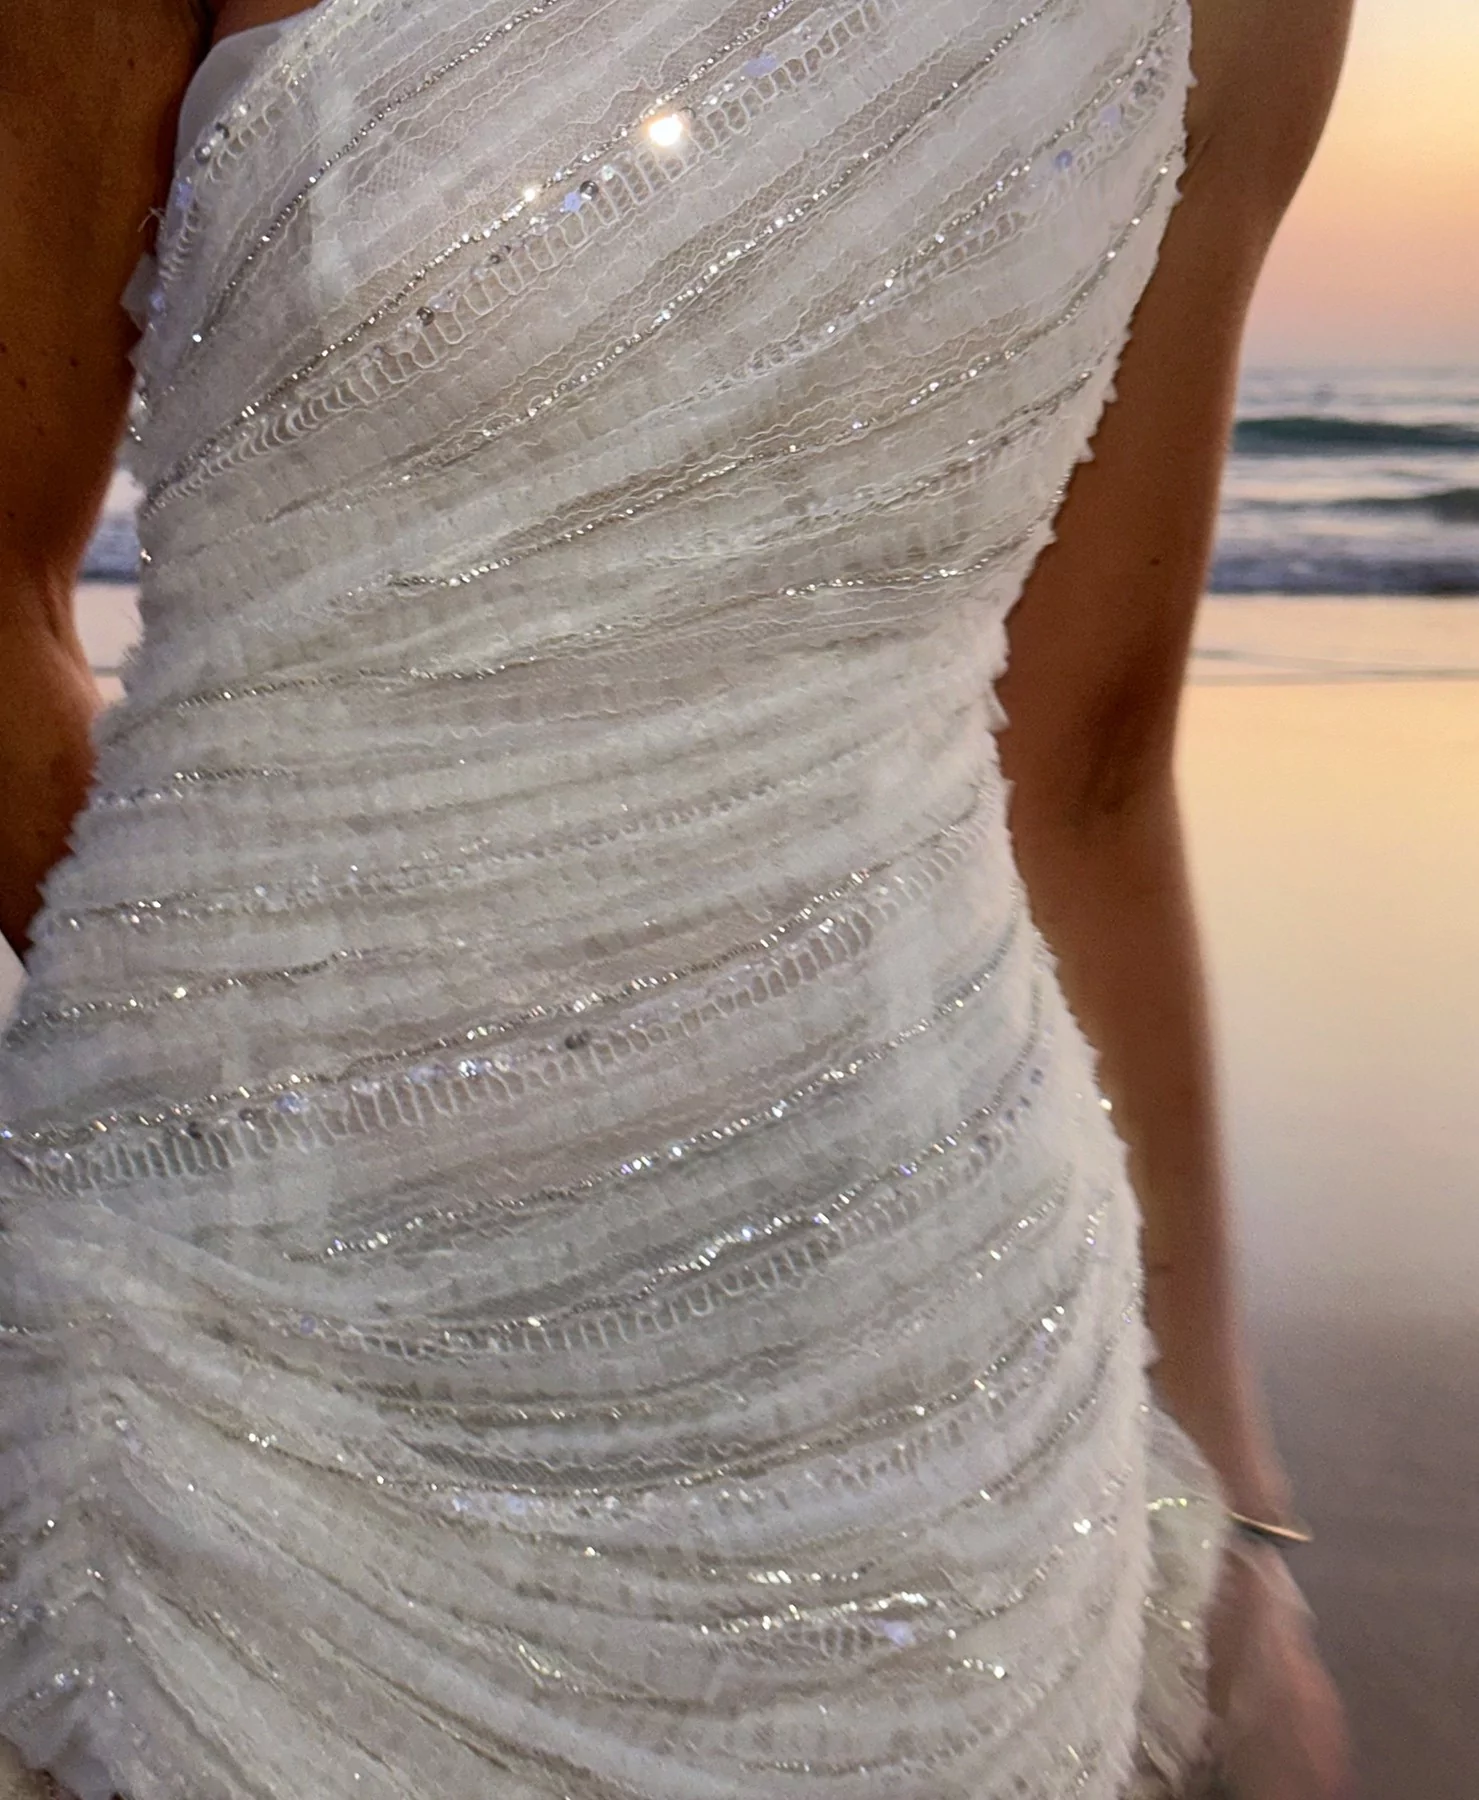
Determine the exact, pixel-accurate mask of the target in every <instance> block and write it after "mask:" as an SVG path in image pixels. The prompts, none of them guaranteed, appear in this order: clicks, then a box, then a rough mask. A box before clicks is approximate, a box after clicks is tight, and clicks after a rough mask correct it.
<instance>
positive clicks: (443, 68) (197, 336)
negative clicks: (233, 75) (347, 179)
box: [158, 0, 791, 394]
mask: <svg viewBox="0 0 1479 1800" xmlns="http://www.w3.org/2000/svg"><path fill="white" fill-rule="evenodd" d="M783 3H784V4H786V5H789V4H790V3H791V0H783ZM558 4H559V0H535V3H534V4H533V5H530V6H527V7H525V8H524V10H523V11H522V12H518V13H515V14H514V15H513V16H512V17H511V18H509V19H506V20H504V22H503V23H502V24H501V25H496V26H494V27H492V28H491V29H490V30H488V31H485V32H484V33H483V34H482V35H481V36H480V37H479V38H477V39H475V40H474V42H473V43H472V44H470V45H469V46H468V47H467V48H466V49H464V50H462V51H459V52H458V54H457V55H456V56H454V57H453V58H451V60H450V61H448V62H446V63H443V64H442V65H440V66H439V67H438V68H435V69H433V70H431V71H430V72H429V73H428V74H427V75H425V76H423V77H422V78H421V80H420V81H418V82H417V83H416V84H415V85H414V86H412V87H409V88H405V89H402V90H401V92H400V93H398V94H395V95H392V96H391V98H390V99H389V100H387V101H385V102H383V103H382V104H381V106H380V107H379V108H378V109H377V110H376V111H375V112H374V113H372V114H371V115H370V117H369V118H368V119H367V120H366V121H365V123H364V124H363V125H362V126H361V127H360V128H359V130H358V131H357V132H356V133H355V134H354V136H353V137H352V138H350V139H349V141H348V142H347V143H345V144H342V145H341V146H340V147H339V149H338V150H336V151H335V152H334V153H333V155H332V156H330V157H329V159H328V160H327V162H324V163H321V164H320V165H319V167H318V169H317V170H316V171H315V172H314V173H313V174H312V175H310V176H309V177H308V179H307V181H305V182H304V184H303V186H302V187H301V188H299V189H298V191H297V193H295V194H294V195H293V196H292V197H291V199H289V200H288V201H287V202H286V203H285V204H284V205H283V206H282V208H281V209H280V210H279V211H278V213H277V214H276V216H275V217H274V218H273V219H272V220H271V222H270V223H269V224H268V225H267V226H266V228H265V229H264V230H263V231H261V232H259V233H258V234H257V237H256V243H255V245H254V247H253V248H252V249H250V250H248V251H247V253H246V254H245V256H243V257H242V258H241V259H240V261H239V262H238V263H237V264H236V266H235V269H234V270H233V273H232V275H231V277H230V279H229V280H228V281H227V282H226V283H225V284H224V286H223V287H222V288H221V289H220V290H219V291H218V293H217V295H216V297H215V299H214V301H213V302H212V303H211V305H210V307H209V309H208V310H207V313H206V315H205V317H204V318H203V319H202V320H201V321H200V323H199V325H198V327H197V329H196V330H195V331H194V332H193V333H191V335H190V342H191V344H192V345H200V344H203V343H204V342H205V340H206V339H207V338H208V337H209V336H210V335H211V333H212V332H213V331H214V330H215V328H216V326H217V324H218V323H219V321H220V315H221V312H222V310H223V308H224V306H225V303H226V300H227V298H228V296H229V295H230V294H231V293H232V292H233V291H234V290H235V289H236V288H237V287H238V286H239V285H240V283H241V281H242V278H243V277H244V276H245V274H246V271H247V270H248V269H249V268H250V267H251V266H252V264H253V263H255V262H256V261H257V259H258V258H259V257H260V256H261V254H262V251H263V250H264V249H265V248H266V247H267V246H268V245H270V244H271V243H272V242H273V241H274V240H275V239H276V238H278V237H279V236H280V235H281V234H282V232H283V231H284V230H285V229H286V228H287V226H288V224H289V222H290V221H291V219H292V218H293V215H294V214H295V213H296V212H297V210H298V208H299V207H300V206H302V205H303V203H304V201H305V200H307V198H308V196H309V194H311V193H312V191H313V190H314V188H316V187H317V186H318V184H319V182H320V181H321V180H322V179H323V178H324V176H325V175H327V174H328V173H329V171H330V170H331V169H332V168H334V166H335V165H336V164H337V163H339V162H340V161H342V159H343V158H344V157H345V156H347V155H349V153H350V152H351V151H353V150H354V149H355V148H356V147H357V146H358V145H359V144H361V143H363V142H364V140H365V139H366V138H367V137H368V136H369V134H370V133H371V132H372V131H374V130H375V128H376V127H377V126H378V125H380V124H381V123H382V122H383V121H384V120H385V119H386V118H388V117H389V116H390V114H391V113H393V112H395V111H397V110H398V109H399V108H400V107H402V106H404V105H406V104H408V103H409V102H410V101H412V100H414V99H416V98H418V97H419V96H420V95H422V94H424V93H427V92H429V91H430V89H431V88H433V87H435V86H437V85H438V84H439V83H440V82H441V81H443V80H444V79H445V78H446V77H447V76H448V75H449V74H451V73H452V71H453V70H454V69H457V68H460V67H461V65H462V64H463V63H465V62H468V61H469V60H471V58H473V57H475V56H478V55H480V54H481V53H482V52H483V51H484V50H486V49H488V48H490V47H491V46H492V45H493V44H494V43H496V42H497V41H498V40H499V39H500V38H503V37H507V36H508V35H509V34H510V33H512V32H514V31H517V30H518V29H519V28H520V27H521V26H523V25H526V24H527V23H528V22H529V21H530V20H531V19H537V18H540V17H542V16H543V14H545V13H547V12H549V11H550V10H551V9H552V8H553V7H554V6H556V5H558ZM351 29H352V28H351ZM358 29H359V30H361V31H363V30H367V29H368V26H367V25H366V24H365V23H364V21H363V19H362V20H360V21H358ZM296 48H297V46H296V45H295V46H294V49H296ZM287 61H288V59H287V58H286V57H285V56H280V57H279V58H278V59H276V66H275V68H274V70H273V72H274V74H277V73H279V72H280V71H281V69H282V67H283V66H284V64H286V62H287ZM264 73H265V71H264ZM255 85H256V84H255V82H254V83H253V86H255ZM290 85H294V86H295V85H296V83H292V84H290ZM274 86H275V89H276V91H274V92H273V93H272V100H271V102H270V103H269V105H268V106H267V108H266V109H265V110H264V112H263V113H262V115H261V116H260V118H259V119H258V120H257V121H256V123H257V124H258V126H263V125H265V124H266V123H267V122H268V121H269V120H270V119H271V117H272V115H273V113H274V112H275V111H277V110H278V109H279V106H280V105H281V104H284V103H286V104H288V105H291V104H292V102H291V100H290V99H289V98H288V97H287V96H286V95H284V94H283V93H282V91H281V88H280V86H279V85H278V84H274ZM222 124H223V122H220V121H218V122H217V124H216V125H215V126H213V127H212V133H211V138H210V139H208V140H206V141H208V142H212V144H213V148H212V153H211V154H210V155H209V156H207V157H206V158H205V159H204V162H205V163H206V164H207V165H208V172H209V173H210V174H212V175H217V176H218V175H219V174H220V173H221V171H222V169H223V168H225V167H229V165H230V163H231V161H233V160H239V158H232V157H230V156H229V155H223V154H221V153H220V152H222V151H224V150H225V148H226V145H227V143H228V142H229V133H228V132H225V131H223V129H222ZM216 146H219V149H217V148H216ZM200 148H201V146H197V150H196V158H197V161H199V160H201V159H200V156H199V149H200ZM198 211H199V205H198V201H197V200H196V199H195V196H194V195H193V193H192V197H191V201H190V204H189V205H188V206H187V208H186V209H185V211H184V214H183V216H182V218H181V222H180V231H179V233H178V234H177V236H172V237H171V239H170V240H169V241H168V242H167V243H165V244H164V245H162V246H161V248H160V253H159V259H158V260H159V267H160V273H161V276H162V277H163V278H164V281H165V282H166V283H167V281H168V279H169V278H170V277H172V276H173V275H175V274H176V273H177V272H178V268H179V265H180V264H181V263H182V262H183V260H184V254H183V252H184V247H185V245H186V244H187V243H188V241H189V238H190V237H191V235H193V234H192V233H191V232H190V230H189V226H190V221H191V219H192V218H193V217H194V216H195V215H196V213H197V212H198ZM187 354H188V353H187ZM181 360H182V363H183V361H184V358H183V357H182V359H181ZM176 385H178V384H176V383H172V384H171V385H170V386H169V387H168V388H165V389H163V390H162V392H163V393H164V394H168V393H172V392H173V391H174V387H175V386H176Z"/></svg>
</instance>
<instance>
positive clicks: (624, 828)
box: [36, 740, 995, 1048]
mask: <svg viewBox="0 0 1479 1800" xmlns="http://www.w3.org/2000/svg"><path fill="white" fill-rule="evenodd" d="M886 741H887V740H885V742H886ZM881 747H882V746H881V745H879V746H864V745H851V746H849V747H848V748H847V749H846V750H844V751H842V752H841V753H839V754H838V755H837V756H835V757H829V758H827V759H825V760H824V761H819V762H817V763H814V764H812V765H811V766H810V767H809V768H808V770H807V772H806V773H805V774H804V775H792V776H786V777H784V778H776V779H775V780H772V781H762V782H758V783H756V784H755V785H754V786H753V787H749V788H745V789H742V790H738V791H734V792H729V791H726V792H725V793H724V794H723V795H721V796H720V797H718V798H717V799H715V800H712V801H708V802H704V803H699V804H695V805H693V806H686V807H665V808H663V809H662V810H661V811H660V812H654V813H637V814H635V815H632V816H631V817H630V818H628V819H627V820H625V821H624V822H623V823H622V824H620V825H615V826H612V827H610V828H609V829H606V830H602V831H592V832H588V833H584V834H583V835H581V836H580V837H576V838H562V839H555V840H550V839H547V838H540V839H538V840H537V841H531V842H530V843H528V844H519V845H515V846H512V847H510V846H509V845H508V842H507V839H506V838H505V837H499V838H490V837H481V838H472V839H470V840H468V841H467V842H465V843H461V844H458V845H457V846H456V847H455V849H454V850H453V851H452V852H451V854H450V856H437V855H432V854H427V855H425V856H422V857H421V858H419V859H418V860H417V861H416V862H413V863H397V864H395V865H394V866H393V867H391V868H390V869H380V870H377V869H376V868H374V867H373V866H366V865H364V864H361V863H351V864H350V865H349V867H348V870H347V871H346V872H345V873H344V874H342V875H339V876H337V877H333V878H331V879H323V878H321V877H315V878H314V879H313V880H311V881H310V882H308V883H306V884H304V885H301V886H297V887H278V888H271V887H268V886H267V885H266V884H265V883H261V882H258V883H256V884H254V885H253V886H252V887H251V888H216V889H203V888H188V889H180V890H177V891H176V892H173V893H169V894H160V895H151V896H146V897H139V898H134V899H128V900H121V901H113V902H109V903H107V904H104V905H98V906H86V907H79V908H77V909H76V910H74V911H72V912H68V913H61V912H58V913H49V914H48V915H47V917H46V920H45V928H44V929H42V930H38V931H37V933H36V941H37V942H43V941H45V940H47V939H50V938H53V937H58V936H61V935H63V934H64V933H65V932H69V931H82V930H85V929H86V928H87V927H88V926H90V925H95V924H125V925H153V924H156V923H163V922H164V921H166V920H177V919H206V918H220V917H235V916H240V915H243V914H248V915H257V916H267V915H272V914H276V913H283V912H290V911H297V910H308V909H312V908H314V907H319V906H326V905H330V904H333V903H335V902H338V901H344V900H350V899H353V898H356V897H362V898H367V897H384V898H394V897H397V896H400V895H403V894H409V893H414V892H416V891H417V890H418V889H420V888H422V887H424V886H426V885H428V884H436V885H438V886H444V885H445V886H448V887H454V888H455V887H460V886H464V885H466V886H478V885H481V884H482V882H483V881H484V880H485V879H486V877H487V874H488V871H489V869H490V868H492V869H500V868H501V867H503V866H505V865H508V864H525V865H533V864H536V863H539V862H547V861H555V862H558V861H560V860H561V859H562V858H564V857H566V856H569V855H571V854H573V853H575V852H577V851H594V850H601V849H604V848H607V847H609V846H611V845H613V844H619V843H621V842H622V841H623V840H624V839H629V838H637V837H647V836H650V835H651V834H652V833H654V832H660V831H671V830H675V829H683V828H685V827H688V826H692V825H696V824H698V823H700V822H702V821H705V820H707V821H711V822H712V821H717V820H719V819H723V818H727V817H730V816H732V815H734V814H736V813H741V812H743V811H744V810H745V809H747V808H748V807H750V806H752V805H754V804H755V803H756V802H757V801H764V800H771V799H778V798H780V797H781V796H782V795H784V794H786V793H788V792H790V791H792V790H794V789H797V788H802V787H807V788H809V787H811V786H812V785H813V783H814V782H815V779H816V776H817V774H819V773H821V772H823V771H828V770H833V769H840V768H845V767H846V766H847V765H848V764H849V763H852V762H856V761H857V760H859V759H860V758H861V757H863V756H865V755H868V754H871V752H872V751H873V750H874V749H877V748H881ZM994 783H995V777H994V776H990V775H988V776H983V777H982V778H981V779H980V780H979V781H978V782H977V783H976V785H975V787H974V789H973V790H972V798H971V801H970V803H969V805H968V806H966V807H965V808H964V809H963V810H962V811H961V812H960V813H959V814H957V816H956V818H955V819H953V820H952V821H951V822H950V824H949V825H947V826H945V827H943V828H942V830H941V832H940V833H939V834H937V835H939V836H944V835H945V834H946V833H947V832H950V831H954V830H956V829H958V828H959V827H961V826H963V825H964V824H965V823H966V822H967V821H968V820H969V819H970V818H971V817H972V816H973V815H974V814H975V812H976V811H977V809H978V808H979V806H980V804H981V802H982V801H983V799H984V798H985V797H986V795H987V794H988V792H990V791H991V789H992V787H993V786H994ZM626 810H627V809H626V808H625V807H623V811H624V812H625V811H626ZM931 841H933V838H931V839H927V840H922V843H921V845H919V846H916V847H915V848H922V846H923V843H924V842H931ZM905 854H906V852H903V851H901V852H899V854H898V856H893V857H886V858H883V859H880V860H879V861H877V862H874V863H870V864H868V865H866V866H865V867H863V868H862V869H854V870H851V871H849V874H848V877H847V880H846V882H844V883H842V884H840V885H839V886H838V887H836V888H832V889H829V890H827V894H828V895H830V896H832V897H834V898H840V897H841V896H842V895H843V894H844V893H846V892H848V891H849V890H850V889H851V888H852V887H855V886H857V885H858V884H860V883H862V882H865V881H868V880H871V879H872V878H873V877H874V876H875V875H877V874H879V873H881V872H882V871H884V870H885V869H888V868H891V867H892V866H893V864H894V863H895V862H897V861H898V860H899V857H901V856H903V855H905ZM461 858H468V859H473V858H475V859H476V860H475V861H472V860H469V861H466V862H464V861H461V860H454V859H461ZM824 898H826V896H823V895H813V896H812V897H811V899H810V900H809V901H808V902H807V904H808V905H815V904H818V903H819V902H821V901H822V900H823V899H824ZM737 953H738V952H737ZM676 973H677V972H676V971H675V974H676ZM641 979H643V980H652V979H655V978H652V977H643V978H641ZM55 1016H56V1017H57V1018H58V1019H59V1020H60V1019H66V1020H70V1019H71V1018H72V1017H73V1016H74V1014H73V1012H72V1011H71V1010H70V1009H68V1010H67V1011H66V1012H64V1013H59V1014H57V1015H55ZM442 1047H443V1048H445V1047H446V1046H445V1045H444V1046H442ZM428 1048H429V1046H428Z"/></svg>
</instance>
